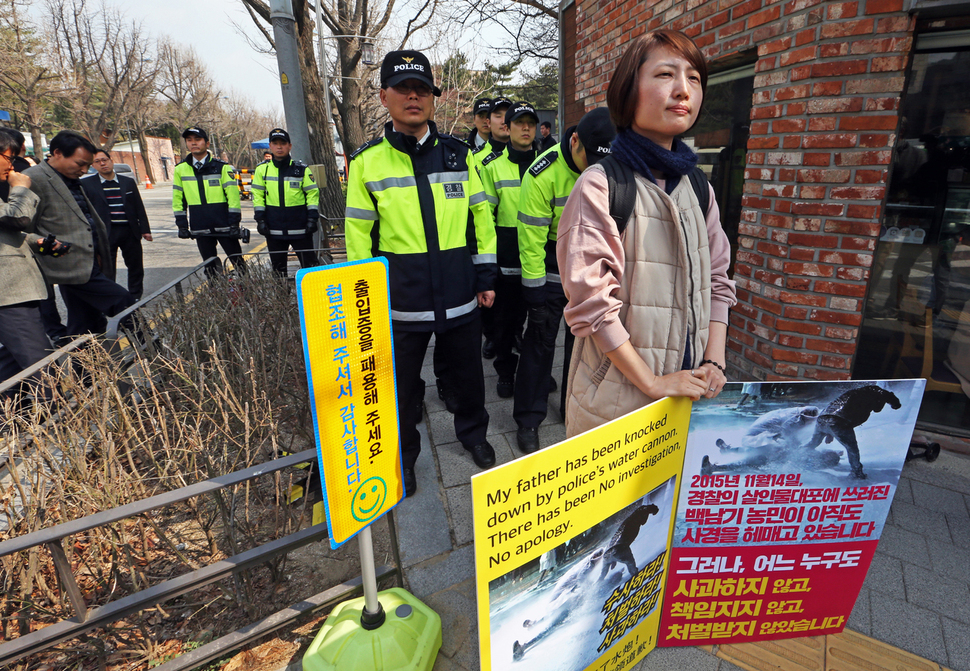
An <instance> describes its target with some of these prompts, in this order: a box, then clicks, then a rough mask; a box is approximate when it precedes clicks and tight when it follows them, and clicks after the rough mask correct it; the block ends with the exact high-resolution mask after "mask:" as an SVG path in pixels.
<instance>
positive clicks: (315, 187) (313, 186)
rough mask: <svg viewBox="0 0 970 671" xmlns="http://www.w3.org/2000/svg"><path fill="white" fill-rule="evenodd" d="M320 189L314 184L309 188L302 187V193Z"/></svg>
mask: <svg viewBox="0 0 970 671" xmlns="http://www.w3.org/2000/svg"><path fill="white" fill-rule="evenodd" d="M319 188H320V187H319V186H317V185H316V184H311V185H310V186H305V187H303V190H304V191H313V190H314V189H319Z"/></svg>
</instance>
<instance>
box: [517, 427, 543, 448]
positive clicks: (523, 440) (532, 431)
mask: <svg viewBox="0 0 970 671" xmlns="http://www.w3.org/2000/svg"><path fill="white" fill-rule="evenodd" d="M515 442H517V443H518V444H519V449H520V450H522V452H523V454H532V453H533V452H535V451H537V450H538V449H539V429H538V428H536V427H534V426H520V427H519V430H518V431H516V432H515Z"/></svg>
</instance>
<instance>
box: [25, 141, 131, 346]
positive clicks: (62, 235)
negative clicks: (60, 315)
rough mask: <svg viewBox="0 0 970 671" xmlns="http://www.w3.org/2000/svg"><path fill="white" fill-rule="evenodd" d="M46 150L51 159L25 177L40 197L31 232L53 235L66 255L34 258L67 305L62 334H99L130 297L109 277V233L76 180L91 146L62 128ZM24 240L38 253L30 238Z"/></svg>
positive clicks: (91, 155)
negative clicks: (66, 249) (66, 250)
mask: <svg viewBox="0 0 970 671" xmlns="http://www.w3.org/2000/svg"><path fill="white" fill-rule="evenodd" d="M50 148H51V156H50V158H49V159H48V160H46V161H44V162H43V163H41V164H39V165H35V166H34V167H33V168H30V169H29V170H27V172H26V173H25V174H26V175H27V176H28V177H30V190H31V191H33V192H34V193H36V194H37V195H38V196H39V197H40V203H39V204H38V205H37V213H36V214H35V215H34V221H33V224H34V232H35V233H36V234H37V238H44V237H45V236H48V235H53V236H54V237H55V238H57V240H59V241H60V242H62V243H68V244H69V245H70V253H68V254H62V255H60V256H52V255H44V256H39V257H38V259H37V260H38V261H39V262H40V265H41V269H42V270H43V271H44V276H45V278H46V279H47V281H48V282H50V283H51V284H57V285H58V286H59V287H60V291H61V296H62V297H63V298H64V304H65V305H66V306H67V334H68V335H71V336H73V335H80V334H82V333H98V332H104V329H105V327H106V326H107V320H106V319H105V315H107V316H109V317H113V316H114V315H116V314H118V313H119V312H121V311H123V310H124V309H126V308H128V307H130V306H131V305H133V304H134V303H135V299H134V297H133V296H132V295H131V294H130V293H128V291H127V290H126V289H125V288H124V287H122V286H119V285H118V284H116V283H115V282H114V281H112V279H111V278H112V277H114V264H113V263H112V262H111V257H110V256H109V255H108V231H107V228H105V225H104V223H103V222H102V220H101V217H100V216H99V215H98V213H97V211H96V210H95V209H94V207H93V206H92V205H91V203H90V201H89V200H88V198H87V196H86V195H85V193H84V189H83V188H82V187H81V183H80V178H81V177H82V176H83V175H84V174H85V173H86V172H87V169H88V166H90V165H91V161H92V159H93V158H94V152H95V147H94V145H93V144H91V141H90V140H88V139H87V138H86V137H84V136H83V135H80V134H78V133H74V132H72V131H66V130H65V131H61V132H60V133H58V134H57V135H55V136H54V138H53V139H52V140H51V144H50ZM29 242H30V247H31V249H32V250H33V251H34V252H35V253H40V249H39V247H38V245H37V243H36V241H35V240H34V239H33V236H31V240H29ZM48 302H51V303H52V302H53V301H52V300H50V299H48ZM54 309H55V313H56V306H55V307H54ZM47 326H48V332H50V327H49V325H47Z"/></svg>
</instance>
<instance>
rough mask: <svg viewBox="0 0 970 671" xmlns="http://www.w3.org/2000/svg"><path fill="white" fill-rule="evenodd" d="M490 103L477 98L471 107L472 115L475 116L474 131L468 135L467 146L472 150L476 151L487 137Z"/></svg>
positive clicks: (486, 140)
mask: <svg viewBox="0 0 970 671" xmlns="http://www.w3.org/2000/svg"><path fill="white" fill-rule="evenodd" d="M491 107H492V101H491V100H490V99H488V98H479V99H478V100H476V101H475V105H474V106H473V107H472V114H474V115H475V130H473V131H472V132H471V133H469V134H468V144H470V145H471V147H472V149H478V148H479V147H481V146H482V145H484V144H485V143H486V142H488V137H489V130H488V126H489V123H488V121H489V111H490V109H491Z"/></svg>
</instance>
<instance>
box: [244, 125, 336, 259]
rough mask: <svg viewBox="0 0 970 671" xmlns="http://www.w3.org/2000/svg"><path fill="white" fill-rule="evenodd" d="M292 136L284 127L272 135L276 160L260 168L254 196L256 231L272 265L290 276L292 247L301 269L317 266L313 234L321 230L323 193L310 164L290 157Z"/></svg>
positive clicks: (254, 173)
mask: <svg viewBox="0 0 970 671" xmlns="http://www.w3.org/2000/svg"><path fill="white" fill-rule="evenodd" d="M292 148H293V144H292V143H291V142H290V134H289V133H287V132H286V131H285V130H283V129H282V128H274V129H273V130H271V131H270V132H269V149H270V152H271V153H272V154H273V158H272V159H271V160H269V161H266V162H264V163H260V164H259V165H258V166H256V170H255V171H254V172H253V183H252V194H253V208H254V210H255V214H254V216H255V219H256V232H257V233H259V234H260V235H262V236H264V237H265V238H266V247H267V248H268V249H269V258H270V263H272V265H273V270H274V271H275V272H276V274H278V275H280V276H281V277H286V255H287V252H289V249H290V247H293V251H295V252H296V255H297V257H298V258H299V259H300V267H301V268H310V267H313V266H315V265H317V258H316V254H315V253H314V252H313V251H312V250H313V232H314V231H316V230H317V218H318V215H317V206H318V203H319V202H320V190H319V189H318V188H317V184H316V182H314V181H313V175H312V174H311V173H310V169H309V168H308V167H307V166H306V164H304V163H301V162H300V161H294V160H293V159H292V158H290V150H291V149H292Z"/></svg>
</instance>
